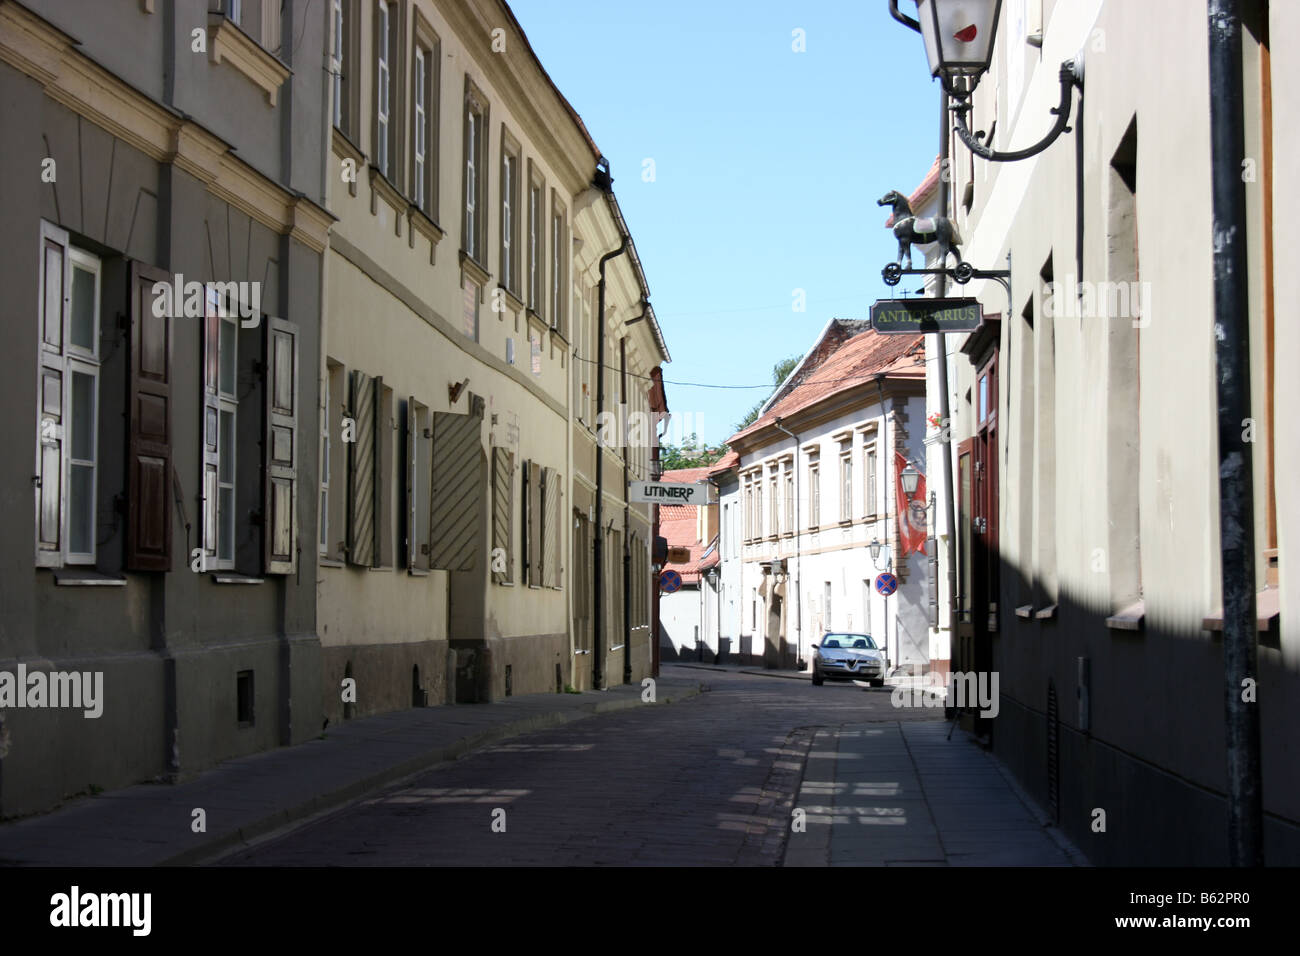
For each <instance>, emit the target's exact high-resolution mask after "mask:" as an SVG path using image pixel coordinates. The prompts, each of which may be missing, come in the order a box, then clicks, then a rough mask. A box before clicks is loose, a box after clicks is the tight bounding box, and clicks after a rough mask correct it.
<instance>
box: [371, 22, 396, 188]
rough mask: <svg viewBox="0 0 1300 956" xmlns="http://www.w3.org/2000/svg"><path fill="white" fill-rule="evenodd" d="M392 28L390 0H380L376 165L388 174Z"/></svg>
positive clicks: (376, 42) (377, 44)
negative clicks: (389, 59) (389, 58)
mask: <svg viewBox="0 0 1300 956" xmlns="http://www.w3.org/2000/svg"><path fill="white" fill-rule="evenodd" d="M391 30H392V10H391V9H390V4H389V2H388V0H379V6H378V10H377V14H376V20H375V34H376V39H375V49H376V64H377V71H378V72H377V76H376V79H375V82H376V84H377V89H376V91H375V127H376V136H375V139H376V140H377V142H376V143H375V165H376V166H378V167H379V171H380V172H381V173H383V174H384V175H385V176H388V125H389V122H390V120H391V116H390V115H389V114H390V113H391V112H392V106H393V100H392V93H393V75H392V70H391V64H390V63H389V62H388V57H389V52H390V50H391V49H392V47H391V46H390V42H391V38H390V31H391Z"/></svg>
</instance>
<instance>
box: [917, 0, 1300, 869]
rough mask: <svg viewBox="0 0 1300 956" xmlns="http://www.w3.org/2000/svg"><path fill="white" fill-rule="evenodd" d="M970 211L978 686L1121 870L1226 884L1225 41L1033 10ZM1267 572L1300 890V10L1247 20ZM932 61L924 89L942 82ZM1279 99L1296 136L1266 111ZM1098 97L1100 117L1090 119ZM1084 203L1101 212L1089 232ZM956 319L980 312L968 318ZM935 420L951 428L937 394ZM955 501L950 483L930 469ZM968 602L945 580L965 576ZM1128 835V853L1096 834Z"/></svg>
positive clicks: (1271, 742)
mask: <svg viewBox="0 0 1300 956" xmlns="http://www.w3.org/2000/svg"><path fill="white" fill-rule="evenodd" d="M1002 6H1003V14H1002V19H1001V27H1000V34H999V36H998V37H997V41H996V47H995V53H994V60H993V67H992V69H991V71H990V74H989V75H988V76H986V77H985V78H984V79H983V81H982V83H981V84H980V86H979V89H978V90H977V92H976V95H975V109H974V114H973V120H972V127H973V128H974V129H976V130H986V131H991V133H992V135H991V144H990V145H991V146H992V147H994V148H996V149H1002V150H1006V149H1015V148H1020V147H1022V146H1025V145H1028V144H1030V143H1033V142H1035V141H1036V140H1038V139H1039V138H1040V137H1041V136H1042V134H1043V133H1044V132H1046V130H1047V129H1048V128H1049V126H1050V125H1051V123H1052V120H1053V117H1052V116H1051V115H1050V114H1049V108H1050V107H1052V106H1055V105H1056V102H1057V99H1058V97H1059V89H1060V87H1059V85H1058V80H1057V74H1058V69H1059V64H1060V63H1061V62H1062V61H1063V60H1066V59H1069V58H1073V57H1075V56H1077V55H1078V54H1079V53H1080V52H1082V54H1083V57H1084V62H1085V81H1084V82H1085V91H1086V95H1085V99H1084V106H1083V111H1082V115H1081V116H1079V115H1075V116H1073V117H1072V118H1071V125H1072V126H1073V132H1072V133H1070V134H1067V135H1065V136H1062V137H1061V138H1060V139H1059V140H1057V141H1056V143H1055V144H1054V145H1052V146H1051V147H1050V148H1049V149H1047V150H1046V151H1045V152H1043V153H1041V154H1039V155H1038V156H1037V157H1034V158H1031V159H1027V160H1023V161H1018V162H1010V163H996V162H986V161H984V160H983V159H980V158H976V157H973V156H972V155H971V153H970V152H969V151H968V150H967V148H966V147H965V146H964V145H963V144H961V143H960V142H959V141H958V140H956V139H955V138H954V140H953V145H952V161H953V162H952V169H953V171H954V174H955V175H954V177H953V182H952V193H951V197H952V198H951V208H952V209H953V210H954V212H955V214H956V216H957V219H958V223H959V226H960V229H961V232H962V234H963V235H964V236H965V237H966V244H965V246H964V256H965V258H966V259H967V260H969V261H970V262H971V263H972V265H974V266H975V267H976V268H1002V267H1003V266H1004V264H1005V262H1006V258H1007V255H1008V253H1010V256H1011V271H1012V276H1011V295H1010V301H1008V297H1007V294H1006V292H1005V291H1004V290H1003V289H1002V287H1001V286H1000V285H998V284H997V283H995V282H986V283H983V284H981V283H978V282H976V283H974V284H972V285H971V286H970V287H969V291H968V292H967V293H966V294H971V293H973V294H974V295H976V296H978V297H979V299H980V301H981V302H982V303H983V307H984V311H985V313H986V315H989V314H993V315H994V316H995V317H996V318H995V319H994V320H992V321H988V320H986V323H985V326H984V328H982V329H981V330H980V331H979V332H977V333H973V334H971V335H969V336H960V335H959V336H949V337H948V347H949V353H950V354H949V356H948V362H949V381H950V383H951V390H950V395H949V401H950V402H951V405H952V410H953V429H952V444H951V445H950V446H947V447H949V448H950V449H951V451H952V453H953V454H954V456H955V460H954V470H955V484H956V485H957V488H958V524H959V528H958V531H959V534H958V538H959V542H960V544H959V547H958V561H959V595H958V605H959V607H960V608H961V611H962V613H961V614H960V616H959V619H958V622H957V628H956V630H957V636H956V638H955V640H954V647H953V667H954V669H956V670H972V669H981V670H982V669H987V668H994V669H996V670H997V671H998V672H999V673H1000V680H1001V695H1002V699H1001V707H1000V714H999V716H998V717H997V719H996V723H995V725H994V727H993V731H992V737H993V746H994V749H995V751H996V752H997V753H998V754H999V755H1000V756H1001V757H1002V758H1003V759H1004V760H1006V761H1007V762H1008V763H1009V764H1010V765H1011V766H1012V768H1013V769H1014V771H1015V772H1016V773H1017V774H1018V776H1019V777H1020V778H1021V780H1022V782H1023V783H1024V784H1025V786H1026V787H1027V789H1029V790H1030V792H1031V793H1033V794H1034V795H1035V796H1036V797H1038V798H1040V799H1041V800H1042V801H1043V802H1044V803H1045V804H1047V805H1048V806H1049V807H1050V808H1051V809H1052V812H1053V813H1054V814H1056V816H1057V817H1058V819H1059V820H1060V822H1061V825H1062V826H1063V827H1064V829H1065V830H1066V831H1067V832H1068V833H1069V834H1070V836H1071V837H1072V838H1073V839H1075V840H1076V841H1077V842H1079V844H1080V845H1081V846H1082V848H1083V849H1084V850H1085V852H1086V853H1087V854H1088V856H1089V858H1090V859H1092V860H1093V861H1094V862H1095V863H1099V864H1107V863H1121V864H1144V863H1151V862H1159V863H1161V864H1164V865H1180V864H1187V865H1190V864H1220V865H1221V864H1222V863H1223V862H1225V861H1226V859H1227V856H1226V854H1227V849H1226V846H1227V814H1226V792H1227V782H1226V756H1225V744H1224V740H1225V737H1224V733H1225V731H1224V727H1225V718H1224V676H1223V675H1224V659H1223V658H1224V655H1223V646H1222V637H1221V633H1220V632H1221V629H1222V624H1221V621H1220V620H1219V615H1220V613H1221V612H1220V611H1219V608H1220V607H1221V584H1220V531H1219V527H1218V524H1219V519H1218V515H1219V488H1218V457H1217V447H1216V438H1215V436H1216V429H1217V423H1216V399H1215V342H1214V336H1213V328H1214V314H1213V288H1214V286H1213V281H1214V275H1213V269H1212V254H1213V245H1214V243H1213V236H1214V228H1213V223H1212V219H1211V192H1210V188H1211V157H1210V151H1209V144H1210V118H1209V83H1208V71H1207V64H1208V52H1207V49H1208V48H1207V21H1206V16H1205V6H1204V4H1189V3H1185V2H1182V0H1158V2H1157V0H1153V2H1145V3H1129V2H1116V0H1070V2H1064V0H1007V2H1004V3H1003V5H1002ZM1241 6H1242V8H1243V11H1244V14H1245V19H1246V22H1247V29H1246V30H1245V31H1243V46H1244V59H1245V63H1244V71H1245V76H1244V82H1245V91H1246V93H1245V96H1246V102H1245V104H1244V107H1245V108H1244V110H1243V111H1242V112H1243V114H1244V115H1245V117H1246V144H1245V161H1244V162H1243V166H1242V174H1243V178H1244V179H1245V182H1246V190H1245V191H1246V201H1247V226H1248V229H1247V235H1246V236H1245V237H1244V240H1245V243H1246V245H1247V248H1248V255H1249V283H1250V316H1249V325H1250V347H1251V365H1252V380H1251V395H1252V402H1253V415H1252V419H1253V421H1251V422H1243V428H1245V427H1251V428H1253V435H1254V442H1253V445H1252V446H1251V447H1252V448H1253V452H1254V454H1253V467H1254V479H1255V485H1254V504H1255V529H1254V535H1255V546H1256V553H1255V564H1256V568H1257V572H1258V576H1257V580H1256V581H1255V582H1254V583H1255V586H1256V587H1257V589H1258V593H1257V603H1258V609H1259V618H1260V630H1259V644H1260V647H1259V668H1260V669H1259V674H1258V683H1259V687H1260V688H1261V692H1260V694H1259V697H1258V707H1259V715H1260V723H1261V728H1262V767H1263V786H1262V793H1263V809H1264V813H1265V821H1264V838H1265V857H1266V860H1267V862H1269V863H1275V864H1283V863H1289V864H1292V865H1294V864H1295V863H1297V862H1300V777H1298V776H1297V773H1298V771H1297V764H1296V761H1295V759H1294V755H1295V752H1296V749H1297V747H1298V746H1300V721H1297V720H1296V718H1295V705H1296V701H1297V698H1298V696H1300V630H1298V629H1297V615H1300V576H1298V575H1297V574H1296V573H1295V568H1294V564H1295V562H1296V560H1297V555H1296V553H1295V549H1296V547H1297V543H1298V542H1300V486H1298V485H1297V483H1296V482H1295V481H1294V480H1292V479H1288V478H1287V477H1286V476H1287V475H1293V474H1294V473H1295V471H1296V466H1297V464H1300V461H1298V459H1300V443H1298V442H1297V431H1296V429H1295V427H1294V426H1293V425H1288V410H1289V409H1291V408H1294V407H1295V406H1296V404H1297V401H1298V400H1300V380H1298V379H1297V377H1296V376H1295V375H1292V374H1288V373H1287V371H1286V368H1285V366H1279V365H1278V362H1279V360H1280V361H1282V362H1285V360H1286V359H1287V357H1293V356H1296V355H1300V331H1297V330H1300V314H1297V305H1296V303H1297V302H1298V301H1300V278H1298V277H1297V273H1296V271H1295V270H1294V269H1292V270H1288V269H1286V268H1285V266H1284V264H1283V263H1281V262H1279V263H1277V264H1276V267H1275V265H1274V262H1273V256H1274V251H1273V250H1274V248H1277V249H1279V250H1280V249H1282V248H1285V245H1284V244H1283V243H1282V242H1280V241H1278V240H1281V239H1282V238H1283V237H1284V236H1285V234H1286V233H1285V232H1284V231H1283V230H1287V229H1289V228H1290V226H1291V224H1292V222H1293V220H1294V218H1295V217H1294V212H1295V210H1296V209H1297V208H1300V192H1298V187H1297V184H1296V182H1295V179H1294V177H1292V176H1287V175H1285V174H1284V173H1285V171H1287V170H1288V169H1289V167H1288V166H1287V165H1286V162H1285V158H1286V157H1288V156H1291V155H1293V153H1294V151H1295V148H1296V146H1297V145H1298V144H1297V141H1296V140H1297V135H1296V131H1295V128H1294V124H1293V123H1291V122H1290V120H1291V119H1292V118H1293V117H1294V116H1296V115H1297V113H1300V97H1298V96H1297V93H1296V89H1295V85H1294V83H1292V82H1290V79H1289V78H1290V77H1291V75H1292V74H1293V73H1294V69H1293V67H1295V66H1296V65H1297V63H1298V62H1300V47H1298V46H1297V37H1298V36H1300V8H1297V7H1296V5H1294V4H1291V3H1283V2H1272V3H1268V2H1263V0H1257V2H1247V3H1243V4H1242V5H1241ZM923 62H924V61H923V60H920V59H918V64H917V67H918V80H920V81H923V79H924V73H921V72H920V71H921V70H922V69H923V66H922V63H923ZM1270 99H1271V112H1270V111H1269V109H1268V108H1267V107H1268V104H1269V102H1270ZM1077 102H1078V97H1077V94H1076V95H1075V103H1076V109H1077ZM1076 186H1077V187H1078V188H1079V189H1080V190H1081V192H1080V195H1081V204H1079V205H1078V206H1077V208H1076V201H1075V195H1076ZM949 294H950V295H955V294H963V293H962V292H961V291H960V290H955V289H950V290H949ZM929 386H930V408H929V410H930V411H931V412H934V411H938V409H939V404H938V396H937V392H936V387H937V381H936V380H935V378H934V376H933V375H932V376H931V380H930V382H929ZM932 462H934V463H935V467H932V468H931V473H932V474H933V473H935V472H936V471H937V461H936V459H935V456H933V455H932ZM940 576H941V577H943V574H941V575H940ZM1097 808H1102V809H1104V810H1106V811H1107V817H1106V821H1105V829H1104V831H1099V830H1098V828H1097V827H1096V826H1094V825H1093V824H1094V821H1095V820H1096V819H1097V817H1096V813H1095V811H1096V809H1097Z"/></svg>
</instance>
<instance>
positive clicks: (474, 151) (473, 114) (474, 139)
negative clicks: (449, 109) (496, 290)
mask: <svg viewBox="0 0 1300 956" xmlns="http://www.w3.org/2000/svg"><path fill="white" fill-rule="evenodd" d="M465 122H466V123H468V124H469V130H468V132H467V133H466V136H465V252H466V253H468V254H469V257H470V258H471V259H474V260H477V259H478V258H479V254H478V218H477V217H478V145H479V143H478V135H479V128H480V126H481V125H482V123H483V117H482V116H481V115H480V114H479V113H478V111H477V110H474V109H470V110H468V111H467V112H466V114H465Z"/></svg>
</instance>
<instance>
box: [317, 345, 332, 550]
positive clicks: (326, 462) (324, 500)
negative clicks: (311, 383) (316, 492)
mask: <svg viewBox="0 0 1300 956" xmlns="http://www.w3.org/2000/svg"><path fill="white" fill-rule="evenodd" d="M332 371H333V370H332V369H331V370H329V371H327V372H326V374H325V380H324V382H322V383H321V384H322V388H321V416H320V506H319V510H318V512H317V516H316V517H317V521H318V524H319V527H318V528H317V534H316V550H317V553H318V554H322V555H326V556H328V555H329V551H330V544H329V541H330V389H331V386H332V385H333V376H332V375H331V374H330V372H332Z"/></svg>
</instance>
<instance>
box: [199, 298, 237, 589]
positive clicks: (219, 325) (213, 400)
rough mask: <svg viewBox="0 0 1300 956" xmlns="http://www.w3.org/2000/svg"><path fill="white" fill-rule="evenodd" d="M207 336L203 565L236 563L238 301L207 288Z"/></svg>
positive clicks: (205, 317) (205, 354) (205, 341)
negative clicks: (235, 301) (236, 302)
mask: <svg viewBox="0 0 1300 956" xmlns="http://www.w3.org/2000/svg"><path fill="white" fill-rule="evenodd" d="M206 304H207V309H206V314H205V316H204V336H203V344H204V349H203V355H204V361H203V367H204V375H203V538H202V548H203V557H204V560H203V567H204V568H216V569H230V568H234V566H235V454H236V448H235V444H236V443H235V434H236V426H237V424H238V415H239V397H238V394H237V390H236V387H235V385H236V381H237V378H238V376H237V374H236V369H237V368H238V367H239V320H238V315H239V313H238V309H237V307H236V305H235V303H234V302H233V301H232V300H230V299H229V298H226V297H224V296H223V295H222V294H221V293H220V292H219V291H218V290H216V289H213V288H211V287H209V288H208V290H207V296H206Z"/></svg>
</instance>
